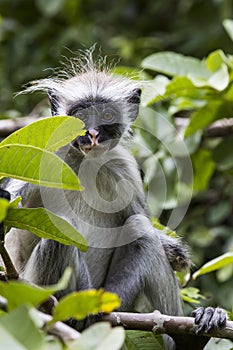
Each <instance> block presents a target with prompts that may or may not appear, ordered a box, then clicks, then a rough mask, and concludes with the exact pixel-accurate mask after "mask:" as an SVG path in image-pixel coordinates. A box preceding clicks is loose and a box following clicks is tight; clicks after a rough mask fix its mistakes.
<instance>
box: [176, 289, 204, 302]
mask: <svg viewBox="0 0 233 350" xmlns="http://www.w3.org/2000/svg"><path fill="white" fill-rule="evenodd" d="M180 294H181V297H182V299H183V300H184V301H187V302H188V303H194V304H200V301H199V300H198V299H205V297H204V296H203V295H201V294H200V292H199V289H198V288H194V287H189V288H182V289H181V291H180Z"/></svg>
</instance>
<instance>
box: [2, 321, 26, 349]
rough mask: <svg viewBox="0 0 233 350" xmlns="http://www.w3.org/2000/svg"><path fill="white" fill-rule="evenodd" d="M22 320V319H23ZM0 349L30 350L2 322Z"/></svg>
mask: <svg viewBox="0 0 233 350" xmlns="http://www.w3.org/2000/svg"><path fill="white" fill-rule="evenodd" d="M21 322H22V320H21ZM0 349H11V350H29V349H27V348H26V347H25V346H23V345H22V344H20V343H19V342H18V341H17V340H16V339H15V337H14V336H13V335H12V334H11V333H10V332H9V331H8V330H7V329H6V328H5V327H4V326H2V325H1V322H0Z"/></svg>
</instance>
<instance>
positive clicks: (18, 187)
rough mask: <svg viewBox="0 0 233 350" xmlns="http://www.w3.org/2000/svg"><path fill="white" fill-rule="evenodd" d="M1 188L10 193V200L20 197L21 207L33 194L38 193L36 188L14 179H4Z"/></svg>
mask: <svg viewBox="0 0 233 350" xmlns="http://www.w3.org/2000/svg"><path fill="white" fill-rule="evenodd" d="M1 188H3V189H4V190H6V191H8V192H9V193H10V195H11V199H12V200H13V199H15V198H16V197H18V196H21V197H22V206H23V205H24V204H25V203H26V202H27V201H28V199H29V198H30V197H31V196H32V194H33V193H35V192H37V191H39V187H38V186H36V185H33V184H30V183H28V182H25V181H21V180H15V179H6V180H5V181H4V182H3V184H2V185H1Z"/></svg>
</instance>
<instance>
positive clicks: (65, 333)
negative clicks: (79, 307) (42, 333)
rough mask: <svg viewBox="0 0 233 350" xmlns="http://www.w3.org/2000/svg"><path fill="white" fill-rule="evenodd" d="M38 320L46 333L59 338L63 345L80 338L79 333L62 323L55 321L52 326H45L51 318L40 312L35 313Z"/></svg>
mask: <svg viewBox="0 0 233 350" xmlns="http://www.w3.org/2000/svg"><path fill="white" fill-rule="evenodd" d="M37 312H38V316H39V317H40V319H42V320H43V322H44V326H43V328H44V329H45V330H46V331H47V333H49V334H52V335H55V336H56V337H58V338H60V339H61V340H62V341H63V342H64V343H66V344H67V343H68V342H70V341H72V340H75V339H78V338H79V337H80V333H79V332H78V331H76V330H75V329H73V328H71V327H70V326H68V325H66V324H65V323H63V322H60V321H57V322H55V323H53V324H52V325H49V326H47V324H48V323H49V322H50V321H51V320H52V316H50V315H47V314H45V313H43V312H41V311H37Z"/></svg>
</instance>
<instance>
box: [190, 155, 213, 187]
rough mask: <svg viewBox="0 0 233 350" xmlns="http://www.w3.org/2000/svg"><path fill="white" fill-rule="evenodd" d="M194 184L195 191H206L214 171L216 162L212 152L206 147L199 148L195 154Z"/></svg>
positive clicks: (193, 158) (193, 159) (193, 157)
mask: <svg viewBox="0 0 233 350" xmlns="http://www.w3.org/2000/svg"><path fill="white" fill-rule="evenodd" d="M192 161H193V167H194V184H193V188H194V190H195V191H204V190H205V189H206V188H207V186H208V183H209V180H210V178H211V176H212V174H213V172H214V167H215V164H214V162H213V160H212V155H211V153H210V152H209V151H208V150H206V149H199V150H198V151H197V152H196V153H195V154H194V155H193V156H192Z"/></svg>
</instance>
